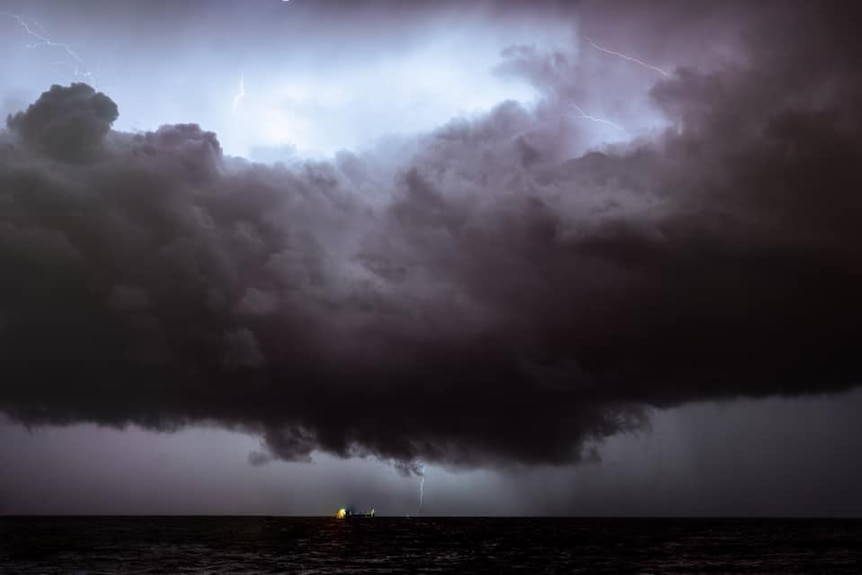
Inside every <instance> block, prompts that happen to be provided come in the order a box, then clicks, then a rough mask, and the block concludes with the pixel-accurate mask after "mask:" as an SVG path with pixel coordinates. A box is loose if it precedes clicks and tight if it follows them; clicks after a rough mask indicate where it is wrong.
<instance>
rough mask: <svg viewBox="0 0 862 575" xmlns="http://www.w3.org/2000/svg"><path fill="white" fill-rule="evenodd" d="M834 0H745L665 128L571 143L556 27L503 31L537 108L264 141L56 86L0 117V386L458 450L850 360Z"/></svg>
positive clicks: (602, 422) (570, 435) (606, 423)
mask: <svg viewBox="0 0 862 575" xmlns="http://www.w3.org/2000/svg"><path fill="white" fill-rule="evenodd" d="M838 5H839V4H837V3H831V2H823V3H808V4H803V3H781V4H780V5H772V7H773V8H775V6H779V8H780V9H776V10H769V9H767V8H764V7H761V8H759V9H758V13H757V14H752V25H751V26H752V27H751V28H749V29H748V32H749V36H748V38H749V39H748V41H747V43H746V44H745V46H746V50H747V51H746V52H745V55H746V59H745V61H744V63H739V62H736V63H734V64H729V65H727V66H725V67H722V68H719V69H717V70H715V71H712V72H709V73H704V72H699V71H697V70H694V69H681V70H678V71H676V73H675V74H674V75H673V77H671V78H669V79H666V80H662V81H661V82H659V83H658V84H656V86H655V87H654V89H653V92H652V94H653V98H654V100H655V103H656V105H657V106H659V107H660V108H661V109H662V110H664V111H665V113H666V114H667V115H668V117H669V119H670V120H671V122H672V124H673V128H671V129H669V130H668V131H667V132H666V133H664V134H663V135H661V136H660V137H656V138H654V139H653V140H651V141H638V142H634V143H630V144H626V145H621V146H617V147H616V148H612V149H606V150H604V151H597V152H591V153H588V154H586V155H583V156H581V157H578V158H574V159H568V160H567V159H566V158H565V157H564V153H563V150H564V148H565V145H566V144H567V141H568V138H571V135H568V132H567V131H566V130H562V129H560V126H561V125H562V123H563V120H562V118H565V117H566V115H567V114H569V113H570V109H569V107H570V102H569V99H570V98H571V97H572V94H573V90H577V89H578V87H577V84H576V83H575V82H573V81H572V78H571V76H572V75H573V74H575V72H576V69H575V68H574V67H573V66H574V64H572V62H573V61H574V60H573V57H571V56H570V55H567V54H565V53H563V52H560V53H556V54H546V53H542V52H540V51H537V50H531V49H527V48H517V49H513V50H511V51H510V52H508V56H507V57H508V61H507V63H506V64H505V65H504V67H503V68H504V69H505V70H506V71H508V72H509V73H516V74H521V75H524V76H526V77H528V78H530V79H531V80H532V81H533V82H534V83H536V84H537V87H539V88H540V89H541V90H542V93H543V94H544V100H543V101H542V102H541V103H540V104H539V105H537V106H536V108H535V109H525V108H523V107H522V106H520V105H518V104H515V103H503V104H501V105H500V106H498V107H497V108H495V109H494V110H493V111H492V112H490V113H489V114H487V115H486V116H484V117H481V118H476V119H472V120H457V121H453V122H451V123H450V124H448V125H446V126H443V127H441V128H440V129H438V130H436V131H434V132H432V133H430V134H426V135H423V136H419V137H417V138H416V139H415V140H413V141H412V142H411V145H410V146H409V147H408V148H407V149H406V150H405V151H402V152H401V153H400V155H396V156H394V157H389V158H387V157H386V156H384V155H381V154H378V153H375V152H369V153H367V154H349V153H343V154H341V155H340V156H339V157H338V158H337V159H336V160H334V161H333V162H331V163H329V162H306V163H303V164H297V165H296V166H293V167H291V168H288V167H284V166H275V167H268V166H261V165H251V164H248V163H245V162H243V161H240V160H235V159H231V158H224V157H223V156H222V154H221V149H220V146H219V143H218V140H217V139H216V137H215V135H214V134H212V133H209V132H206V131H204V130H201V129H200V128H199V127H197V126H194V125H177V126H165V127H163V128H161V129H159V130H158V131H156V132H152V133H145V134H136V135H131V134H124V133H118V132H112V133H110V134H107V135H105V134H104V133H103V131H102V128H103V127H104V126H105V122H107V124H110V120H111V119H112V118H111V117H110V116H111V115H110V114H109V113H108V112H109V111H110V110H112V109H113V108H112V103H111V102H110V100H109V99H107V97H105V96H103V95H100V94H96V93H92V92H90V91H88V90H87V89H86V88H85V87H81V86H80V85H78V86H72V87H70V88H52V90H51V91H49V92H47V93H46V95H44V96H43V97H42V99H40V100H39V102H37V103H36V104H35V105H34V106H33V107H32V108H31V109H30V110H29V111H28V112H26V113H24V115H22V116H15V117H14V118H13V120H11V121H10V123H9V127H10V130H11V131H12V132H13V134H12V136H8V135H7V136H5V142H6V143H4V144H2V145H0V261H2V269H3V276H4V277H3V281H2V282H0V318H2V322H0V354H2V355H0V358H2V360H0V381H2V384H0V407H2V409H3V410H5V411H6V412H7V413H9V414H10V415H12V416H13V417H16V418H18V419H20V420H23V421H26V422H33V423H38V422H61V423H62V422H71V421H80V420H90V421H96V422H100V423H107V424H118V425H121V424H124V423H127V422H136V423H140V424H143V425H147V426H153V427H160V428H172V427H176V426H179V425H183V424H187V423H190V422H193V421H217V422H220V423H222V424H225V425H229V426H239V427H243V428H247V429H254V430H259V431H260V432H261V433H262V435H263V437H264V440H265V443H266V445H267V447H268V449H269V450H270V451H271V455H272V456H275V457H281V458H293V459H296V458H305V457H307V456H308V454H309V453H310V452H311V451H312V450H314V449H323V450H326V451H329V452H332V453H335V454H339V455H353V454H357V455H363V454H370V453H373V454H376V455H379V456H381V457H384V458H393V459H396V460H400V461H402V462H411V461H417V460H421V461H426V462H443V463H447V464H454V465H476V464H482V463H488V462H497V463H501V462H502V463H508V462H524V463H533V462H567V461H576V460H578V459H580V458H583V457H589V456H591V453H592V452H591V451H590V450H589V448H588V445H589V442H590V440H592V439H598V438H602V437H605V436H608V435H610V434H613V433H616V432H619V431H621V430H626V429H634V428H638V427H639V426H641V425H642V424H643V423H644V418H645V416H644V411H643V407H644V406H647V405H676V404H680V403H683V402H687V401H691V400H702V399H716V398H724V397H736V396H760V395H775V394H800V393H822V392H829V391H836V390H841V389H845V388H847V387H849V386H851V385H854V384H855V383H857V382H858V381H859V375H860V369H859V366H858V361H857V359H856V356H857V354H856V348H855V342H856V341H858V340H859V336H860V335H862V333H860V331H862V328H860V325H862V323H860V320H862V304H860V303H859V302H860V300H859V298H858V293H860V289H862V275H860V271H862V261H860V256H862V254H860V251H859V249H860V248H859V246H860V245H862V243H860V242H862V237H860V236H862V232H860V231H859V226H858V220H859V214H860V208H862V199H860V198H859V197H858V194H856V190H858V189H860V184H862V182H860V179H862V178H860V175H859V172H858V166H859V165H860V160H862V157H860V155H862V153H860V147H859V140H858V139H859V136H860V133H862V132H860V128H862V123H860V116H859V110H858V106H857V105H856V103H857V102H858V101H859V96H860V86H862V83H860V79H859V78H860V76H859V73H860V66H859V61H858V57H857V56H856V54H860V53H862V50H859V49H858V48H859V46H858V43H859V39H858V36H857V35H856V34H855V32H854V31H853V30H852V27H851V26H849V25H847V24H845V22H849V21H850V19H849V18H848V15H847V13H846V12H847V11H848V10H849V11H857V12H858V9H857V8H852V7H851V8H847V9H844V11H843V12H841V11H838V9H837V8H836V7H837V6H838ZM841 6H845V4H841ZM803 23H804V24H805V26H804V27H802V24H803ZM801 30H804V34H802V32H801ZM803 40H804V42H803ZM85 92H86V94H88V95H87V96H86V97H79V95H80V94H84V93H85ZM55 101H56V102H57V104H56V105H52V106H47V105H42V103H43V102H55ZM28 118H32V120H28ZM77 125H81V126H84V128H85V129H84V130H83V132H81V135H80V137H79V136H78V132H77V131H75V130H72V131H71V132H70V131H67V130H69V129H70V128H69V127H70V126H77ZM46 126H48V127H53V126H57V128H56V130H57V131H56V133H57V134H58V135H59V137H57V138H53V137H49V138H48V139H45V138H43V137H42V136H41V135H40V134H48V133H51V132H49V131H45V130H46V129H47V128H45V127H46ZM51 129H54V128H51ZM33 134H37V135H35V136H34V135H33ZM69 134H75V135H76V136H75V137H65V136H68V135H69ZM99 134H101V136H99ZM97 136H98V137H97ZM102 138H104V140H102ZM98 142H102V150H101V153H100V154H96V155H92V156H89V157H88V158H87V161H80V158H81V156H80V155H79V153H80V152H81V151H87V150H88V149H89V147H90V145H91V144H95V143H98ZM72 158H74V159H76V161H75V162H70V161H67V160H69V159H72ZM392 163H397V165H396V166H395V167H394V168H393V166H392V165H391V164H392ZM390 174H394V176H390ZM268 457H270V455H269V454H255V455H254V456H253V457H252V462H253V463H255V464H259V463H263V462H265V461H266V460H267V458H268ZM402 469H403V470H405V471H408V472H414V473H415V471H414V470H413V467H410V466H409V465H407V464H405V465H404V466H403V467H402Z"/></svg>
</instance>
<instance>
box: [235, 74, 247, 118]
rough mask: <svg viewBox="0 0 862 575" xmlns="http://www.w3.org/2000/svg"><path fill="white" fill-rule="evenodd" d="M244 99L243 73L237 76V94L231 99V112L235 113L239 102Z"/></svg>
mask: <svg viewBox="0 0 862 575" xmlns="http://www.w3.org/2000/svg"><path fill="white" fill-rule="evenodd" d="M243 97H245V72H242V73H241V74H240V75H239V92H237V95H236V96H234V97H233V111H234V113H236V110H237V108H238V107H239V103H240V100H242V99H243Z"/></svg>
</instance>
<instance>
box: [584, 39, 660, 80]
mask: <svg viewBox="0 0 862 575" xmlns="http://www.w3.org/2000/svg"><path fill="white" fill-rule="evenodd" d="M586 40H587V42H589V43H590V46H592V47H593V48H595V49H596V50H598V51H599V52H604V53H605V54H610V55H611V56H616V57H617V58H622V59H623V60H628V61H629V62H634V63H635V64H637V65H638V66H642V67H644V68H646V69H648V70H652V71H653V72H657V73H659V74H661V75H662V76H664V77H665V78H669V77H670V73H669V72H668V71H667V70H662V69H661V68H659V67H658V66H653V65H652V64H648V63H647V62H644V61H643V60H641V59H639V58H635V57H634V56H629V55H628V54H623V53H621V52H614V51H613V50H608V49H607V48H604V47H602V46H599V45H598V44H596V43H595V42H593V41H592V39H590V38H589V37H588V36H587V37H586Z"/></svg>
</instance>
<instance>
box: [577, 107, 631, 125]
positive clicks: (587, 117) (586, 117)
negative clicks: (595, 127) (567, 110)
mask: <svg viewBox="0 0 862 575" xmlns="http://www.w3.org/2000/svg"><path fill="white" fill-rule="evenodd" d="M571 104H572V107H573V108H574V109H575V111H576V112H577V113H578V114H577V115H576V116H574V117H575V118H583V119H584V120H589V121H591V122H596V123H597V124H605V125H607V126H611V127H612V128H616V129H617V130H620V131H621V132H625V131H626V130H625V128H623V127H622V126H620V125H619V124H617V123H616V122H612V121H610V120H606V119H605V118H599V117H598V116H593V115H591V114H587V113H586V112H585V111H584V109H583V108H581V107H580V106H578V105H577V104H575V103H574V102H572V103H571Z"/></svg>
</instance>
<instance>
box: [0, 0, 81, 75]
mask: <svg viewBox="0 0 862 575" xmlns="http://www.w3.org/2000/svg"><path fill="white" fill-rule="evenodd" d="M3 14H4V15H6V16H8V17H10V18H12V19H13V20H15V21H16V22H17V23H18V25H19V26H20V27H21V29H23V30H24V32H25V33H26V34H27V35H28V36H29V37H30V38H33V39H34V40H35V41H34V42H31V43H29V44H25V47H26V48H28V49H30V50H34V49H36V48H54V49H57V50H61V51H62V52H63V53H64V54H65V55H66V59H65V60H61V61H60V62H55V64H63V65H68V66H71V68H72V73H73V75H74V76H75V77H84V78H87V80H89V81H90V83H93V73H92V72H91V71H90V70H88V69H87V63H86V62H84V59H83V58H81V56H80V55H79V54H78V53H77V52H76V51H75V50H74V49H73V48H72V46H71V45H69V44H67V43H65V42H55V41H54V40H52V39H51V38H49V37H48V35H47V32H46V31H45V28H44V27H43V26H42V25H41V24H40V23H39V22H38V21H36V20H33V19H31V20H30V22H27V20H25V19H24V18H23V17H22V16H20V15H18V14H9V13H8V12H4V13H3Z"/></svg>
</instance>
